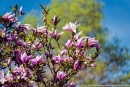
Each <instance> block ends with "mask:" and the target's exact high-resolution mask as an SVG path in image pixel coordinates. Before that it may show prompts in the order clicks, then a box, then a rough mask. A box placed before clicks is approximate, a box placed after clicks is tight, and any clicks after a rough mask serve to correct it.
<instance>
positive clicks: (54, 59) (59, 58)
mask: <svg viewBox="0 0 130 87" xmlns="http://www.w3.org/2000/svg"><path fill="white" fill-rule="evenodd" d="M52 60H53V61H54V63H56V64H59V63H61V62H63V58H61V56H60V55H58V56H54V57H53V58H52Z"/></svg>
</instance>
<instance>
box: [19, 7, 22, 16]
mask: <svg viewBox="0 0 130 87" xmlns="http://www.w3.org/2000/svg"><path fill="white" fill-rule="evenodd" d="M22 10H23V6H21V7H20V11H19V12H20V15H22V14H23V12H22Z"/></svg>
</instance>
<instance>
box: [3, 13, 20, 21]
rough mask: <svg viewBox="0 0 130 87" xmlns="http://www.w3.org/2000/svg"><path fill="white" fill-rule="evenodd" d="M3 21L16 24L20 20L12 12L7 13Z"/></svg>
mask: <svg viewBox="0 0 130 87" xmlns="http://www.w3.org/2000/svg"><path fill="white" fill-rule="evenodd" d="M3 19H4V20H5V21H6V22H9V23H14V22H16V21H17V20H18V18H16V17H15V14H11V12H10V13H9V12H7V13H6V14H4V16H3Z"/></svg>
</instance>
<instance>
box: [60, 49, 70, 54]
mask: <svg viewBox="0 0 130 87" xmlns="http://www.w3.org/2000/svg"><path fill="white" fill-rule="evenodd" d="M59 54H61V55H67V54H68V50H66V49H64V50H61V51H60V52H59Z"/></svg>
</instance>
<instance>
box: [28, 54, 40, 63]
mask: <svg viewBox="0 0 130 87" xmlns="http://www.w3.org/2000/svg"><path fill="white" fill-rule="evenodd" d="M42 60H43V56H42V55H41V56H39V55H38V56H37V57H36V58H35V59H31V60H30V61H31V62H32V63H34V64H35V65H38V64H39V63H40V62H42Z"/></svg>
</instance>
